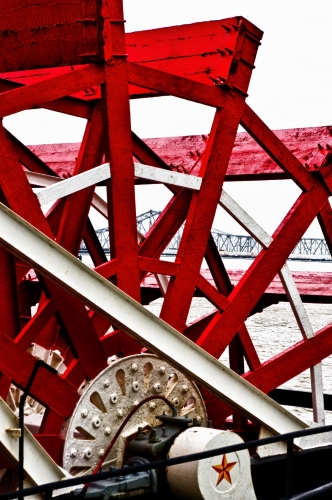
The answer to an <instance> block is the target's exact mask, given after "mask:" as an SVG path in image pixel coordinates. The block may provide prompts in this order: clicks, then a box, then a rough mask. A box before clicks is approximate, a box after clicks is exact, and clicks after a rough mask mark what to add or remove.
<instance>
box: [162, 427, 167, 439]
mask: <svg viewBox="0 0 332 500" xmlns="http://www.w3.org/2000/svg"><path fill="white" fill-rule="evenodd" d="M162 430H163V435H162V437H166V427H162Z"/></svg>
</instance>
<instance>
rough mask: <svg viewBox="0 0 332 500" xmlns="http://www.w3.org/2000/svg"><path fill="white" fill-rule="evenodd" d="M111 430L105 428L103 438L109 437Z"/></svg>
mask: <svg viewBox="0 0 332 500" xmlns="http://www.w3.org/2000/svg"><path fill="white" fill-rule="evenodd" d="M111 432H112V431H111V428H110V427H105V430H104V434H105V436H109V435H110V434H111Z"/></svg>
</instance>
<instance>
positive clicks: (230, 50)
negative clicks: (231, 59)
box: [225, 47, 233, 55]
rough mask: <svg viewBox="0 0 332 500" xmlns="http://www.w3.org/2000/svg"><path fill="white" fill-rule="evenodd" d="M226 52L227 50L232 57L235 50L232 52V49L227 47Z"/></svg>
mask: <svg viewBox="0 0 332 500" xmlns="http://www.w3.org/2000/svg"><path fill="white" fill-rule="evenodd" d="M225 50H226V52H228V53H229V54H230V55H232V54H233V50H232V49H228V48H227V47H225Z"/></svg>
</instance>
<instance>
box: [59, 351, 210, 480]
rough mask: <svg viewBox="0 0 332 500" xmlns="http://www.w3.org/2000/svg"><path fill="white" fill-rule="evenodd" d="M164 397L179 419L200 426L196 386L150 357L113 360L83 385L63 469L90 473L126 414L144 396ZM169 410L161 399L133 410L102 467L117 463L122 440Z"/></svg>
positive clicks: (204, 419)
mask: <svg viewBox="0 0 332 500" xmlns="http://www.w3.org/2000/svg"><path fill="white" fill-rule="evenodd" d="M153 395H163V396H166V397H167V398H168V399H169V400H170V401H171V402H172V404H173V405H174V406H176V407H177V408H178V414H179V415H180V416H183V415H189V416H190V417H191V418H196V419H197V420H198V421H199V422H201V424H202V425H206V424H207V414H206V409H205V405H204V402H203V399H202V396H201V394H200V392H199V390H198V388H197V387H196V385H195V384H194V383H193V382H192V381H191V380H188V378H187V377H186V376H185V375H183V374H182V373H181V372H179V371H178V370H177V369H175V368H173V367H172V366H170V365H169V364H168V363H167V362H165V361H162V360H160V359H159V358H157V357H156V356H154V355H152V354H139V355H135V356H129V357H127V358H123V359H119V360H116V361H114V362H113V363H112V364H111V365H110V366H109V367H108V368H106V369H105V370H104V371H103V372H101V373H100V375H98V376H97V377H96V378H95V379H94V380H93V381H92V382H91V383H90V384H89V385H88V386H87V387H84V393H83V395H82V397H81V399H80V400H79V402H78V404H77V406H76V408H75V410H74V413H73V414H72V416H71V418H70V420H69V421H68V422H67V433H66V439H65V446H64V453H63V467H64V468H65V469H66V470H67V471H69V472H70V473H71V474H84V473H87V472H89V471H91V469H93V468H94V467H95V466H96V465H97V463H98V461H99V460H100V458H101V457H102V455H103V454H104V452H105V449H106V448H107V446H108V444H109V443H110V441H111V439H112V437H113V436H114V435H115V433H116V431H117V430H118V428H119V426H120V425H121V423H122V422H123V420H124V419H125V417H126V416H127V415H128V413H129V412H130V411H131V410H133V408H135V406H137V405H138V403H139V402H140V401H142V400H144V399H145V398H147V397H149V396H153ZM163 412H166V413H170V408H169V407H168V406H167V405H166V404H165V403H164V402H163V401H161V400H158V399H156V400H155V401H153V400H152V401H149V402H148V403H147V404H145V405H143V406H142V407H141V408H139V409H138V410H137V412H135V413H134V414H133V416H132V418H131V419H130V420H129V422H128V424H127V425H126V426H125V428H124V429H123V432H122V434H121V436H120V437H119V439H118V441H117V443H116V444H115V446H114V448H113V450H111V452H110V454H109V456H108V457H107V459H106V461H105V464H106V463H107V464H110V463H111V464H112V465H115V466H117V467H119V466H121V465H122V460H123V455H124V448H125V445H126V441H127V440H128V439H129V437H130V436H131V435H133V434H134V433H136V432H137V427H138V426H140V427H143V429H144V428H147V427H151V426H155V425H158V424H161V422H160V421H159V420H158V419H157V418H156V415H160V414H162V413H163Z"/></svg>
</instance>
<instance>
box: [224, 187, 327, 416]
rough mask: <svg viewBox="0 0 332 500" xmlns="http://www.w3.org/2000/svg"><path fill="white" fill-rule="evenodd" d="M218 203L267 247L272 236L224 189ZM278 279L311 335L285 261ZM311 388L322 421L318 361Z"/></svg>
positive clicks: (300, 323)
mask: <svg viewBox="0 0 332 500" xmlns="http://www.w3.org/2000/svg"><path fill="white" fill-rule="evenodd" d="M219 204H220V205H221V206H222V207H223V208H224V209H225V210H226V211H227V212H228V213H229V214H230V215H231V216H232V217H233V218H234V219H235V220H236V221H237V222H238V223H239V224H240V225H241V226H242V227H243V228H244V229H245V230H246V231H248V233H249V234H251V236H252V237H253V238H255V240H256V241H258V243H260V244H261V245H262V247H264V248H267V247H268V246H269V245H270V244H271V243H272V241H273V239H272V237H271V236H270V235H269V234H268V233H267V232H266V231H265V230H264V229H263V228H262V227H261V226H260V225H259V224H257V222H256V221H255V220H254V219H253V218H252V217H250V215H249V214H248V213H247V212H246V211H245V210H243V208H242V207H240V205H238V203H236V201H235V200H234V199H233V198H232V197H231V196H229V194H227V193H226V192H225V191H223V192H222V194H221V197H220V202H219ZM279 276H280V280H281V282H282V284H283V287H284V289H285V291H286V294H287V297H288V300H289V302H290V305H291V308H292V310H293V313H294V316H295V319H296V321H297V324H298V326H299V328H300V331H301V333H302V336H303V337H304V338H305V339H309V338H311V337H313V336H314V335H315V334H314V331H313V328H312V325H311V323H310V320H309V317H308V314H307V311H306V310H305V307H304V305H303V302H302V299H301V296H300V294H299V291H298V289H297V287H296V284H295V282H294V279H293V276H292V273H291V271H290V269H289V267H288V264H287V263H285V264H284V266H283V267H282V269H280V271H279ZM310 376H311V390H312V399H313V402H312V405H313V414H314V420H315V422H319V423H324V421H325V412H324V391H323V375H322V365H321V363H319V364H318V365H316V366H313V367H311V369H310Z"/></svg>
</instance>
